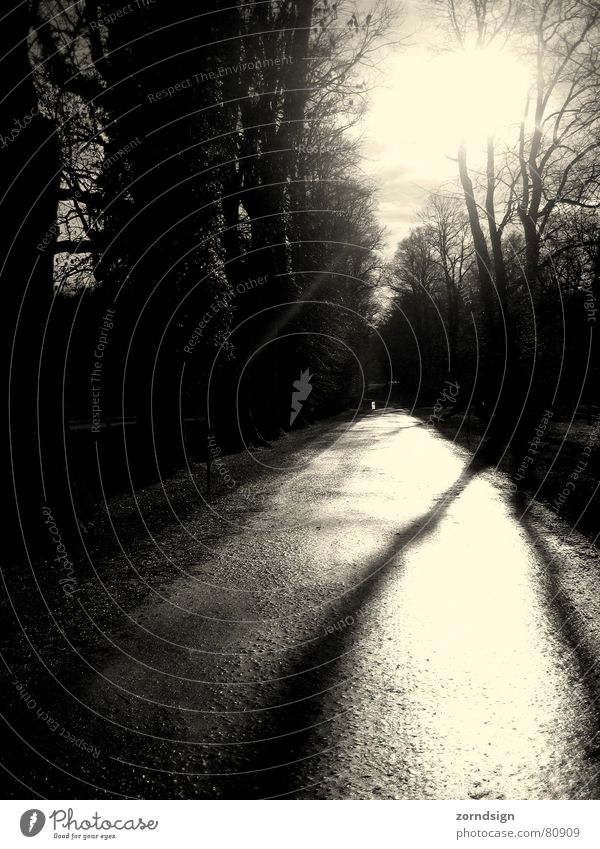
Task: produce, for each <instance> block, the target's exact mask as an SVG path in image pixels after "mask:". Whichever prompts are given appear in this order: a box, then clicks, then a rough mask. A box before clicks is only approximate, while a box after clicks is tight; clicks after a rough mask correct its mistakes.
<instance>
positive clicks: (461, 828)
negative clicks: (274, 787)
mask: <svg viewBox="0 0 600 849" xmlns="http://www.w3.org/2000/svg"><path fill="white" fill-rule="evenodd" d="M28 840H35V842H34V843H29V844H28V843H27V841H28ZM67 841H69V842H70V843H77V844H80V845H82V844H86V845H90V844H93V845H96V846H99V845H114V846H123V847H124V846H162V847H169V846H173V847H175V846H177V847H188V846H189V847H199V846H207V847H226V849H227V847H240V846H243V847H245V849H254V847H256V849H271V848H272V849H281V847H285V849H295V847H303V849H306V847H328V846H343V847H344V849H353V847H356V849H366V847H370V846H372V847H386V849H387V847H409V849H418V847H435V849H445V847H450V846H456V847H464V848H465V849H467V847H471V849H479V847H485V846H490V847H492V846H514V847H515V849H518V847H523V849H525V847H548V849H550V847H565V848H566V847H577V849H591V847H594V849H598V847H599V846H600V802H597V801H588V802H576V801H564V802H562V801H558V802H545V801H544V802H523V801H519V802H508V801H501V802H497V801H493V800H489V801H488V800H482V801H477V802H474V801H472V800H470V801H467V802H460V801H459V802H451V801H439V802H437V801H397V802H379V801H377V802H375V801H373V802H371V801H366V802H360V801H341V802H329V803H327V802H322V801H305V802H296V801H268V802H267V801H265V802H246V801H242V802H233V801H219V802H217V801H202V800H194V801H164V800H162V801H110V802H96V801H40V800H22V801H15V800H10V801H4V802H1V803H0V845H1V846H2V847H10V849H12V847H16V846H17V847H18V846H25V845H30V846H40V847H41V846H47V845H48V843H49V842H51V843H52V844H53V845H54V846H59V845H66V843H67Z"/></svg>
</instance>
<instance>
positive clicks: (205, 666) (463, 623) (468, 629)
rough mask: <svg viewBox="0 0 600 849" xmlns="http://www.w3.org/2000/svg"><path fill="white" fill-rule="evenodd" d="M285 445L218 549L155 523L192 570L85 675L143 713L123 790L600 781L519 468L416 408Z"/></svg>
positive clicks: (579, 791)
mask: <svg viewBox="0 0 600 849" xmlns="http://www.w3.org/2000/svg"><path fill="white" fill-rule="evenodd" d="M289 460H290V464H291V467H290V469H289V470H288V472H287V473H285V474H284V475H278V474H276V473H275V472H274V473H273V476H272V478H270V479H269V483H265V482H264V481H263V482H262V483H260V484H256V487H258V488H262V489H261V491H260V492H259V491H258V489H257V491H256V492H255V493H254V495H255V499H256V503H257V504H258V503H260V504H261V505H262V506H261V508H260V509H256V510H250V509H249V510H248V511H246V513H245V514H244V515H243V517H242V519H241V523H242V525H243V527H241V526H240V527H238V528H237V529H235V532H234V533H231V534H229V535H228V536H226V537H225V538H224V539H223V540H222V541H221V542H219V543H217V545H216V547H215V548H214V549H213V551H212V554H211V555H210V556H206V555H204V556H202V557H200V554H201V550H200V547H199V546H198V548H197V551H196V550H192V551H191V552H190V546H189V543H187V544H186V548H185V552H183V553H182V539H181V536H182V534H180V535H178V534H174V533H171V534H170V535H169V536H168V537H165V538H164V539H163V540H161V541H160V543H161V545H163V546H164V549H165V552H166V553H167V554H168V555H169V556H171V557H172V558H173V559H174V560H179V561H185V564H186V568H187V571H188V572H189V576H188V577H187V578H182V579H180V580H178V581H177V583H176V584H174V585H173V587H172V590H171V592H170V594H169V597H168V599H167V600H166V601H162V602H158V603H157V602H153V603H149V604H147V605H146V606H145V607H144V608H142V609H140V610H137V611H135V612H134V614H133V617H134V619H135V621H136V622H137V623H138V627H135V628H133V627H132V628H129V629H128V630H127V631H125V632H123V633H122V634H120V635H119V636H118V637H115V638H114V642H115V645H117V646H119V650H118V651H116V652H113V655H112V658H111V659H110V660H109V661H108V662H107V663H106V665H105V667H104V669H103V670H102V676H103V677H99V678H98V679H97V680H96V681H95V682H94V684H93V686H92V687H91V690H90V693H89V697H90V698H91V699H93V701H94V704H95V705H96V707H97V709H98V710H99V711H100V712H101V713H102V714H105V715H107V716H109V717H110V718H111V719H112V720H113V721H114V722H119V723H122V724H123V725H125V726H127V727H134V728H135V729H136V733H134V734H133V735H132V734H130V733H123V734H122V735H121V733H120V732H114V731H111V734H112V742H111V747H112V749H113V751H115V749H116V751H117V752H118V754H116V753H115V755H114V757H115V758H116V760H115V769H116V768H117V765H118V775H119V778H118V781H119V782H120V787H121V788H123V787H125V788H126V787H127V781H131V782H132V784H133V783H134V776H135V780H138V779H139V775H140V773H142V774H143V775H144V776H145V780H147V781H148V793H149V794H151V793H157V794H159V793H162V795H165V794H170V793H171V791H172V789H173V787H174V786H178V787H184V788H186V789H185V792H187V793H190V794H191V795H194V794H197V795H199V796H205V795H215V796H228V795H233V796H236V795H242V794H244V795H249V796H254V795H258V796H264V795H268V796H273V795H292V796H296V797H308V798H310V797H317V798H331V797H333V798H349V797H350V798H356V797H358V798H469V797H472V798H490V799H493V798H545V797H548V796H551V797H553V798H590V797H592V798H593V797H595V794H596V793H597V784H598V781H597V775H596V773H597V770H598V762H597V758H596V756H595V755H594V752H595V744H594V742H593V741H594V737H595V733H596V723H597V717H596V705H595V704H594V700H595V694H594V692H593V689H592V686H591V683H590V679H589V678H585V677H584V675H583V674H582V673H583V671H584V670H582V668H581V666H580V665H579V664H578V655H577V652H576V651H573V648H574V647H573V645H571V644H570V643H569V641H568V640H567V638H566V635H565V630H564V628H563V627H562V623H561V616H560V611H559V610H558V608H557V606H556V605H555V603H554V600H553V599H552V598H551V595H552V594H551V592H549V589H548V581H547V578H546V569H545V564H544V562H543V561H542V559H541V557H540V555H539V554H538V553H537V552H536V548H535V547H534V546H533V545H532V543H531V538H530V536H528V533H527V531H526V529H525V528H523V527H521V525H520V524H519V522H518V520H517V519H516V516H515V511H514V509H513V507H512V506H511V503H510V499H509V497H508V494H507V493H508V489H507V486H506V481H504V480H503V478H502V476H501V475H498V474H496V473H493V472H490V471H486V470H481V469H475V468H470V467H469V456H468V455H467V453H466V452H464V451H462V450H461V449H459V448H457V447H455V446H453V445H451V444H449V443H447V442H446V441H444V440H443V439H441V438H440V437H439V436H437V435H436V434H435V433H432V432H431V431H430V430H429V429H427V428H426V427H424V426H423V425H422V424H421V423H420V422H419V421H418V420H416V419H414V418H412V417H410V416H409V415H407V414H406V413H402V412H388V413H381V414H376V415H373V416H370V417H366V418H363V419H361V420H359V421H357V422H355V423H354V424H353V425H352V426H351V427H350V428H348V429H344V428H341V426H340V437H339V439H338V440H337V441H335V442H334V443H333V444H332V445H331V444H330V445H328V447H326V448H325V449H324V450H323V451H322V452H321V453H320V454H319V455H318V456H317V457H314V456H313V457H312V458H310V459H309V461H308V462H307V463H306V462H304V461H305V458H304V457H303V456H302V454H301V452H300V454H298V455H297V456H296V455H293V454H292V456H291V457H290V458H289ZM265 499H266V500H265ZM249 503H250V504H251V503H252V498H250V500H249ZM201 530H202V529H201V527H194V526H193V523H191V524H190V525H189V526H188V531H190V532H193V533H195V534H196V535H197V536H198V538H201ZM572 556H573V557H577V553H576V552H575V551H573V553H572ZM125 652H126V654H125ZM132 658H135V660H132ZM140 731H141V732H143V734H150V735H155V738H156V739H152V738H151V739H152V745H151V746H150V747H149V746H148V738H146V737H144V736H143V735H142V736H140V735H139V733H137V732H140ZM170 738H174V739H175V740H177V742H176V743H173V742H171V741H170ZM232 773H235V774H237V777H236V776H232V775H231V774H232ZM116 775H117V772H115V773H114V774H113V776H107V778H108V779H109V780H111V781H115V780H116V779H115V776H116Z"/></svg>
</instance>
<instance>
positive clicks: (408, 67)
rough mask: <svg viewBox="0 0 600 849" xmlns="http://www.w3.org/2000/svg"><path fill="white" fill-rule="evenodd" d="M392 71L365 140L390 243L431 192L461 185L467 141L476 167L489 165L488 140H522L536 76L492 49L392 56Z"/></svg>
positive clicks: (411, 50)
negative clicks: (462, 148) (462, 146)
mask: <svg viewBox="0 0 600 849" xmlns="http://www.w3.org/2000/svg"><path fill="white" fill-rule="evenodd" d="M389 68H390V74H389V77H388V83H387V84H386V85H385V86H382V87H381V88H379V89H378V90H376V91H375V92H374V95H373V102H372V107H371V109H370V111H369V118H368V123H367V126H366V136H367V140H368V158H369V160H370V162H369V165H368V168H369V170H370V173H372V174H373V176H374V177H375V178H376V179H377V180H378V181H379V183H380V185H381V187H382V189H381V208H382V210H383V213H384V214H385V215H386V217H387V220H388V221H390V222H391V224H392V227H393V231H394V233H393V236H392V237H391V238H392V242H391V243H390V244H392V243H394V242H395V240H397V236H398V235H399V234H401V233H402V232H403V231H404V230H405V229H406V228H407V227H408V225H409V224H410V222H411V221H412V220H414V213H415V210H416V209H418V208H419V206H420V205H421V204H422V202H423V199H424V198H425V197H426V194H427V191H429V190H431V189H432V188H436V187H437V186H439V185H441V184H443V183H447V182H452V181H454V180H455V179H456V175H457V171H456V155H457V150H458V145H459V142H460V140H461V138H463V137H464V138H465V139H466V141H467V143H468V147H469V161H470V163H471V165H472V166H474V167H479V166H482V165H483V164H484V162H485V147H486V145H485V141H486V137H487V136H488V135H490V134H491V133H493V134H494V135H495V137H496V139H497V141H498V143H499V144H500V145H502V144H503V143H507V144H511V143H512V142H513V141H514V140H515V139H516V135H517V132H518V130H517V127H518V125H519V123H520V121H521V119H522V116H523V112H524V108H525V103H526V98H527V90H528V86H529V83H530V71H529V69H528V68H527V66H526V65H525V63H524V62H523V61H522V60H521V59H520V58H519V56H518V55H516V54H514V53H511V52H509V51H501V50H499V49H495V48H493V47H488V48H486V49H483V50H475V49H471V50H464V51H458V50H456V51H448V52H438V53H432V52H431V50H429V49H427V48H425V47H423V48H421V49H419V48H418V47H412V48H408V49H406V50H404V51H402V52H399V53H397V54H396V55H394V56H392V57H390V60H389Z"/></svg>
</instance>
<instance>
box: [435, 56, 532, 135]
mask: <svg viewBox="0 0 600 849" xmlns="http://www.w3.org/2000/svg"><path fill="white" fill-rule="evenodd" d="M431 74H432V76H433V81H431V80H424V83H425V85H426V86H427V87H429V88H431V87H432V86H431V83H432V82H433V87H437V88H438V95H437V98H438V103H437V109H438V115H439V124H440V131H441V132H442V133H444V134H446V135H449V134H451V135H452V136H453V137H455V138H456V137H459V138H460V137H462V136H465V137H466V138H467V140H468V139H469V138H471V139H479V138H481V137H485V136H487V135H489V134H490V133H495V134H504V133H505V132H506V131H507V130H509V129H510V127H511V126H514V125H515V124H517V123H519V122H520V121H521V118H522V115H523V111H524V106H525V99H526V94H527V87H528V73H527V69H526V68H525V67H524V66H523V64H522V63H521V61H520V60H519V59H518V57H517V56H515V55H514V54H510V53H506V52H503V51H501V50H496V49H494V48H492V47H488V48H485V49H479V50H478V49H471V50H464V51H458V52H455V53H446V54H443V55H442V56H440V57H438V58H437V59H436V60H434V61H433V62H432V65H431ZM442 125H443V126H444V129H442ZM448 141H450V139H448Z"/></svg>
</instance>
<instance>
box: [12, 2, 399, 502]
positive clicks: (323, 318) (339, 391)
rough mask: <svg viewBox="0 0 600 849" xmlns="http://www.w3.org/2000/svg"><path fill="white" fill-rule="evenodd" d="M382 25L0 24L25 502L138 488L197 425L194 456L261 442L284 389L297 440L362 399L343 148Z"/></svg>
mask: <svg viewBox="0 0 600 849" xmlns="http://www.w3.org/2000/svg"><path fill="white" fill-rule="evenodd" d="M396 17H397V11H396V10H395V9H394V7H393V6H392V5H390V4H388V3H387V2H386V0H376V2H375V4H374V6H373V8H372V9H370V10H369V11H368V12H364V13H362V12H361V13H360V14H359V12H358V11H355V10H354V8H353V7H350V4H348V3H347V2H344V0H340V1H339V2H335V3H330V2H327V0H323V2H314V0H255V2H250V3H242V2H240V0H236V2H233V3H231V2H227V3H224V2H216V0H211V2H208V3H207V4H203V6H202V9H201V11H198V10H196V9H194V10H191V7H190V6H189V4H186V3H184V2H182V0H172V2H169V3H162V2H152V0H148V2H145V0H144V2H142V0H140V2H133V3H129V4H124V3H123V4H122V3H119V2H118V0H115V2H112V3H108V2H106V3H105V2H94V0H81V2H78V3H75V4H71V3H66V2H63V0H33V2H30V3H25V4H21V5H20V6H18V7H16V8H15V9H14V10H12V11H11V12H10V13H7V15H6V16H5V18H4V21H3V29H2V39H3V45H2V46H3V48H4V49H3V51H2V56H3V59H2V62H3V68H4V79H5V80H10V81H11V83H10V84H9V83H5V86H4V89H5V91H4V94H5V96H4V99H3V102H2V115H3V116H4V118H3V120H4V123H5V125H6V124H9V123H10V120H13V119H14V118H15V117H18V116H20V115H26V114H30V115H31V114H32V112H33V110H36V109H37V110H38V112H39V115H37V116H36V117H35V118H34V119H33V120H32V121H31V124H30V125H29V126H28V127H27V128H26V129H24V130H23V132H22V133H21V134H20V135H19V137H18V138H16V139H15V140H14V141H12V142H11V143H10V144H7V145H6V149H5V150H3V151H2V153H3V156H4V159H5V162H4V164H5V168H4V170H3V178H2V179H3V195H4V201H3V203H4V206H5V209H9V210H10V221H9V224H8V226H7V227H6V229H5V230H4V232H3V233H2V237H1V238H2V239H3V242H4V244H3V246H2V247H3V256H4V257H5V259H4V265H3V269H2V274H3V277H4V280H5V281H6V282H5V287H4V288H5V291H7V290H8V289H10V290H11V291H10V298H11V300H12V303H11V316H12V318H14V321H15V325H16V326H17V330H16V333H15V336H14V340H13V356H12V360H11V381H12V391H13V398H12V404H13V414H12V422H13V439H14V445H15V447H14V452H13V458H12V461H13V464H14V465H13V468H14V472H15V477H16V478H17V479H18V480H21V481H25V480H26V481H27V484H26V485H24V486H22V487H21V489H22V490H23V491H22V492H21V493H20V498H21V499H25V500H33V502H34V503H37V501H40V500H41V501H51V500H52V497H55V498H56V499H58V500H60V501H61V502H64V501H65V500H67V501H68V500H70V499H71V498H73V497H74V498H75V499H77V498H78V497H79V494H80V492H79V491H80V490H81V488H82V487H83V485H84V484H83V481H86V480H88V481H89V478H90V476H92V477H93V476H96V477H97V478H98V477H99V476H100V477H102V481H101V484H102V487H104V486H106V487H109V486H110V485H111V480H112V478H113V477H114V478H115V479H117V478H118V479H120V480H121V481H122V480H123V479H127V477H128V476H132V478H131V479H132V481H133V482H137V481H139V480H142V479H144V478H145V477H153V476H154V477H155V476H156V475H157V474H161V473H164V472H165V471H166V470H168V469H169V468H170V467H172V465H173V464H177V463H181V462H182V459H183V450H184V437H185V434H186V432H188V434H189V433H192V434H193V433H194V428H196V432H195V436H194V437H193V438H192V439H191V440H190V446H191V447H192V450H193V449H194V447H196V448H198V450H200V447H201V442H202V440H203V439H204V438H205V431H206V430H207V429H208V430H210V431H211V432H212V433H213V434H214V433H217V434H218V437H219V440H220V442H221V444H225V445H230V446H236V445H242V444H244V443H246V444H251V445H260V444H264V442H265V441H268V440H270V439H271V438H273V437H275V436H277V435H279V434H280V433H281V432H282V431H285V430H287V429H289V427H290V418H291V408H290V405H291V399H292V392H293V384H294V381H296V380H298V379H299V377H300V375H301V373H303V372H307V373H309V374H310V375H312V377H313V382H312V385H311V390H312V391H311V392H310V395H309V397H308V398H307V400H306V403H305V404H303V406H302V410H301V412H300V414H299V416H298V419H297V420H296V421H295V422H294V426H296V427H297V426H300V425H301V423H302V421H303V420H304V421H307V420H308V421H310V420H311V419H312V418H314V417H315V416H319V415H325V414H329V413H333V412H336V411H337V410H339V409H341V408H343V407H346V406H347V405H348V399H352V400H356V401H358V399H359V398H360V393H361V389H362V384H361V368H362V362H361V361H362V360H363V359H364V357H365V356H367V351H368V347H369V335H370V333H371V329H370V327H371V321H372V319H373V317H374V315H375V313H376V309H377V306H376V303H375V300H374V297H373V292H374V290H375V288H376V286H377V284H378V282H379V279H380V276H381V273H382V263H381V261H380V259H379V258H378V256H379V255H378V250H379V248H380V246H381V240H382V230H381V227H380V225H379V224H378V223H377V220H376V217H375V201H374V193H373V187H372V186H371V185H369V183H368V182H367V181H366V180H365V178H364V177H363V176H362V173H361V169H360V157H359V150H358V141H357V136H356V134H354V133H352V132H351V130H352V128H353V127H355V125H356V124H357V122H359V121H360V119H361V116H362V114H363V113H364V109H365V103H366V98H367V96H368V90H367V83H366V79H367V77H366V76H365V74H367V75H368V73H369V68H372V66H373V65H374V63H375V62H376V61H377V56H378V51H379V50H380V49H381V48H382V46H383V45H384V44H385V43H387V41H388V40H389V38H390V37H391V36H390V33H391V32H392V31H393V27H394V23H395V20H396ZM12 85H14V87H13V88H12V89H11V90H9V89H10V86H12ZM111 421H112V422H117V423H119V422H120V423H121V424H122V423H123V421H126V422H131V423H133V422H135V425H134V424H130V425H128V424H125V425H122V426H116V427H115V428H114V429H111V428H106V427H105V425H106V424H107V422H108V423H110V422H111ZM93 428H95V430H93ZM128 428H129V430H128ZM90 436H92V439H90V438H89V437H90ZM53 490H54V492H55V494H54V496H52V491H53ZM32 493H35V495H32Z"/></svg>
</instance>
